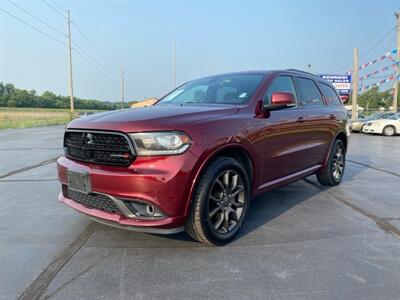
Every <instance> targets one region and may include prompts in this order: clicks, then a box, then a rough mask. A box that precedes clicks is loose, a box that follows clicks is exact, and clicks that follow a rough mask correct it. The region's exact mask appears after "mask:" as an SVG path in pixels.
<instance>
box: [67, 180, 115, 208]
mask: <svg viewBox="0 0 400 300" xmlns="http://www.w3.org/2000/svg"><path fill="white" fill-rule="evenodd" d="M63 195H64V196H65V197H67V198H69V199H71V200H73V201H75V202H76V203H79V204H82V205H83V206H86V207H88V208H95V209H99V210H102V211H105V212H109V213H118V214H121V211H120V210H119V208H118V206H117V205H116V204H115V203H114V201H112V200H111V199H110V198H109V197H107V196H106V195H102V194H97V193H90V194H85V193H82V192H78V191H73V190H70V189H68V187H67V186H66V185H63Z"/></svg>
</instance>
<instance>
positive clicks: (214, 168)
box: [199, 158, 250, 245]
mask: <svg viewBox="0 0 400 300" xmlns="http://www.w3.org/2000/svg"><path fill="white" fill-rule="evenodd" d="M226 170H233V171H235V172H237V173H238V174H239V175H240V176H241V177H242V181H243V186H244V192H245V203H244V206H243V212H242V215H241V218H240V220H239V224H238V225H237V226H236V227H235V228H234V229H233V230H232V231H230V232H228V233H224V234H222V233H218V232H217V231H216V230H215V229H214V228H213V225H212V223H211V221H210V219H209V217H208V211H209V193H210V192H211V188H212V184H213V182H214V180H215V179H216V178H217V177H218V176H219V175H220V174H221V173H222V172H224V171H226ZM208 171H209V172H207V176H208V178H206V180H207V184H206V185H204V190H203V191H199V192H200V193H202V199H201V201H202V203H201V222H202V227H203V230H204V233H205V235H206V236H207V238H208V239H209V240H210V241H211V242H212V243H213V244H216V245H222V244H226V243H228V242H230V241H232V240H233V239H234V238H235V236H236V235H237V234H238V232H239V231H240V229H241V227H242V225H243V223H244V220H245V219H246V215H247V211H248V207H249V202H250V182H249V178H248V175H247V173H246V171H245V170H244V169H243V167H242V166H241V165H240V164H239V162H237V161H236V160H234V159H232V158H224V159H222V160H217V161H215V162H214V163H212V164H211V165H210V167H209V170H208Z"/></svg>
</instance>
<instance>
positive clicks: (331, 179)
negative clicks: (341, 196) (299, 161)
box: [316, 139, 346, 186]
mask: <svg viewBox="0 0 400 300" xmlns="http://www.w3.org/2000/svg"><path fill="white" fill-rule="evenodd" d="M345 165H346V148H345V147H344V144H343V142H342V141H341V140H339V139H337V140H335V142H334V143H333V146H332V149H331V151H330V154H329V158H328V162H327V164H326V166H325V167H324V169H323V170H322V171H320V172H319V173H317V174H316V175H317V179H318V181H319V183H320V184H322V185H329V186H335V185H338V184H339V183H340V182H341V181H342V179H343V174H344V170H345Z"/></svg>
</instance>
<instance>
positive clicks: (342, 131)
mask: <svg viewBox="0 0 400 300" xmlns="http://www.w3.org/2000/svg"><path fill="white" fill-rule="evenodd" d="M339 134H344V135H345V136H346V153H347V148H348V147H349V143H348V141H349V138H348V136H347V134H346V132H345V131H344V130H340V131H338V132H337V133H336V135H335V138H334V139H332V142H331V144H330V145H329V150H328V153H327V155H326V156H325V159H324V161H323V165H324V167H323V168H322V169H321V171H322V172H323V171H324V170H325V168H326V165H327V164H328V159H329V156H330V155H331V151H332V146H333V144H334V143H335V141H336V140H337V138H338V136H339Z"/></svg>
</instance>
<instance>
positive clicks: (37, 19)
mask: <svg viewBox="0 0 400 300" xmlns="http://www.w3.org/2000/svg"><path fill="white" fill-rule="evenodd" d="M8 2H10V3H11V4H12V5H14V6H15V7H17V8H18V9H20V10H22V11H23V12H25V13H26V14H28V15H30V16H31V17H32V18H34V19H35V20H36V21H39V22H40V23H42V24H44V25H46V26H47V27H49V28H51V29H53V30H54V31H56V32H58V33H59V34H61V35H63V36H66V34H65V33H64V32H62V31H60V30H58V29H57V28H55V27H54V26H52V25H50V24H49V23H46V22H45V21H43V20H42V19H40V18H39V17H37V16H35V15H33V14H32V13H30V12H29V11H27V10H26V9H24V8H23V7H21V6H19V5H18V4H17V3H15V2H13V1H11V0H8Z"/></svg>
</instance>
